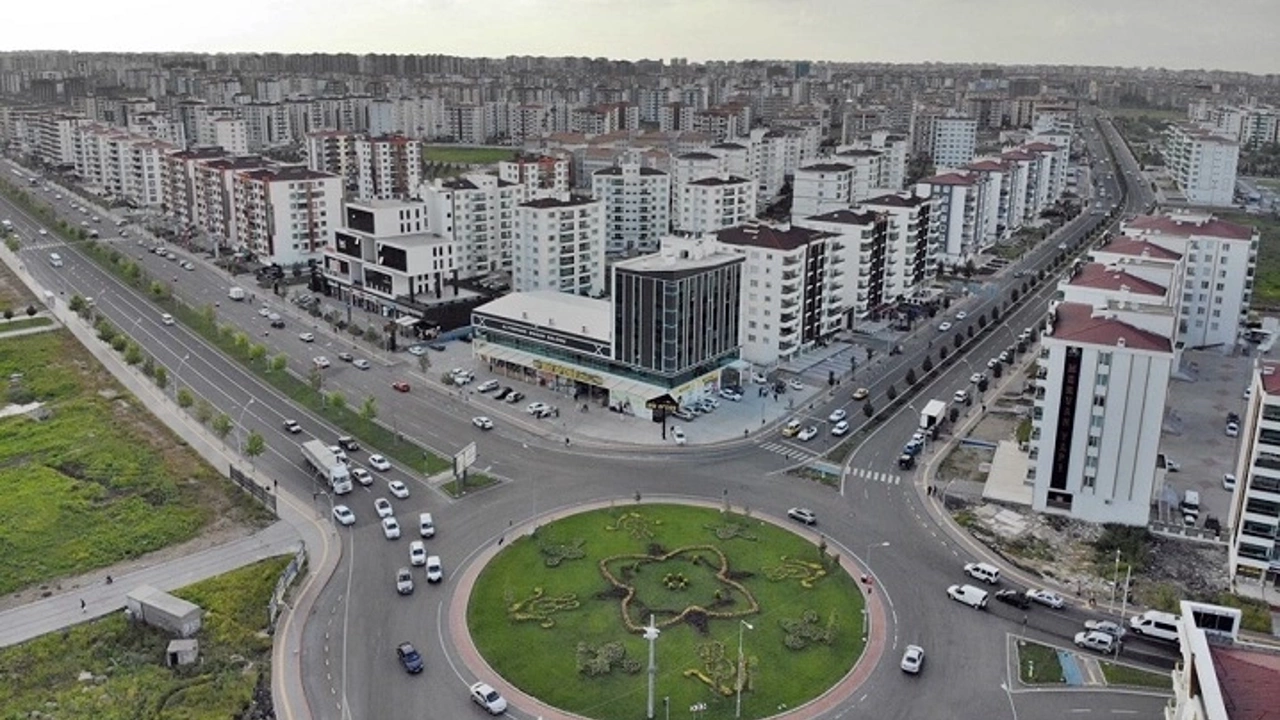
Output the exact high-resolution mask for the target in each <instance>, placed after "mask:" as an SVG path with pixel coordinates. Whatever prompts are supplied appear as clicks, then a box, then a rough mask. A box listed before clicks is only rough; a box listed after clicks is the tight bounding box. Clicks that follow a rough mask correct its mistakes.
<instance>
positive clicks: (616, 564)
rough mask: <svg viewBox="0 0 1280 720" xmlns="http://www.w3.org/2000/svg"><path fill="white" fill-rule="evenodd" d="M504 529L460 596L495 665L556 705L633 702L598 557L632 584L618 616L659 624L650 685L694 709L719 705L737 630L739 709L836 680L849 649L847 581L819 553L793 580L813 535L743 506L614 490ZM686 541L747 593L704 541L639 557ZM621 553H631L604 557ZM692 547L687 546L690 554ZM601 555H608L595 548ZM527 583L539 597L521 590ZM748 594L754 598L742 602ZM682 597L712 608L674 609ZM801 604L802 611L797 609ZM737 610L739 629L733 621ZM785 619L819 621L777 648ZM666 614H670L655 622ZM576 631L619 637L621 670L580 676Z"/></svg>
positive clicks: (617, 602)
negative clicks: (689, 612)
mask: <svg viewBox="0 0 1280 720" xmlns="http://www.w3.org/2000/svg"><path fill="white" fill-rule="evenodd" d="M629 513H636V516H630V515H629ZM620 523H621V524H624V525H625V524H626V523H632V524H631V525H630V526H629V527H631V528H634V529H636V530H637V531H638V532H636V533H635V534H633V533H631V532H628V530H627V529H625V528H624V529H617V530H610V529H609V528H610V527H618V525H619V524H620ZM727 524H732V525H733V526H735V531H736V532H737V533H739V536H737V537H730V538H728V539H723V538H724V537H725V533H724V532H723V531H724V530H725V529H726V528H725V527H724V526H725V525H727ZM717 529H719V530H720V531H721V532H719V533H718V532H717ZM641 531H642V532H641ZM802 532H803V531H802ZM508 541H509V542H508V545H507V547H506V549H504V550H503V551H502V552H501V553H500V554H499V555H498V556H497V557H495V558H494V559H493V560H492V561H491V562H490V563H489V565H488V566H487V567H485V568H484V570H483V571H482V572H481V575H480V578H479V580H478V581H477V583H476V586H475V589H474V590H473V591H472V594H471V598H470V603H469V605H468V608H467V612H468V624H469V626H470V629H471V632H472V636H473V637H474V638H475V642H476V645H477V646H478V648H479V649H480V651H481V653H483V654H484V656H485V658H486V660H487V661H488V662H489V663H490V664H491V665H492V666H493V668H494V669H495V670H496V671H497V672H498V673H500V674H501V675H502V676H503V677H504V678H505V679H507V680H509V681H511V682H513V683H515V684H516V685H518V686H520V687H521V688H522V689H523V690H525V691H527V692H529V693H531V694H532V695H534V696H537V697H539V698H540V699H542V700H545V701H546V702H549V703H551V704H553V705H555V706H556V707H560V708H563V709H565V710H567V711H570V712H574V713H578V714H582V715H587V716H590V717H595V718H602V719H604V720H613V719H614V718H631V717H635V714H636V710H635V708H636V704H635V703H633V702H619V701H618V699H619V698H629V699H638V702H639V703H640V704H641V705H642V704H643V685H644V675H643V672H644V671H643V665H644V662H645V659H646V658H647V655H648V650H647V646H646V643H645V642H644V640H643V639H642V638H641V637H640V636H639V634H638V633H632V632H628V631H627V630H626V628H625V626H624V624H623V617H624V615H623V606H622V604H621V596H622V595H625V590H624V591H622V593H618V592H616V591H615V590H614V589H613V586H612V585H611V584H610V583H609V582H608V581H607V580H606V578H605V576H604V575H603V573H602V570H601V566H602V565H603V566H605V567H607V568H609V569H610V572H612V573H614V574H615V577H617V576H621V578H622V579H623V581H624V582H626V584H628V585H630V586H631V587H634V588H636V589H637V595H636V598H635V601H634V604H633V606H632V607H631V609H630V611H629V612H628V617H631V618H632V619H633V621H636V620H639V621H640V622H644V621H645V620H647V617H648V615H649V613H651V612H652V613H653V614H654V615H655V616H656V619H657V621H658V623H659V627H661V628H662V637H661V639H660V641H659V643H658V651H659V657H660V665H659V668H658V672H659V674H658V677H657V688H658V694H659V695H661V696H664V697H668V696H669V697H670V698H671V706H672V707H674V708H684V707H689V706H690V705H692V704H693V703H697V702H704V703H706V704H707V712H706V714H705V717H706V718H709V719H710V718H731V717H733V713H734V693H733V692H732V690H733V688H734V687H735V676H734V672H735V669H736V665H737V650H738V637H739V633H740V631H741V633H742V638H743V649H744V655H745V656H746V658H747V662H748V665H749V667H750V668H751V670H750V672H749V683H748V684H747V685H746V687H745V689H744V690H743V692H742V707H743V717H749V718H758V717H766V716H769V715H773V714H775V713H777V712H778V708H780V707H788V708H790V707H796V706H797V705H799V704H801V703H804V702H805V701H807V700H809V699H812V698H813V697H816V696H817V695H818V694H820V693H822V692H824V691H825V690H826V689H827V688H829V687H831V686H832V685H834V684H835V683H836V682H838V681H839V679H840V678H841V677H843V676H844V675H845V673H846V672H848V670H849V668H850V666H851V665H852V664H853V663H854V662H855V661H856V660H857V659H858V658H859V657H861V654H862V651H863V641H862V608H863V596H862V591H861V589H860V588H859V586H858V584H857V582H856V581H855V580H854V579H853V578H852V577H850V576H849V575H848V574H846V573H844V572H843V571H841V570H839V569H837V568H836V567H835V566H834V564H832V563H831V562H830V560H828V564H827V566H826V567H827V568H829V569H830V571H831V572H830V574H828V575H826V576H824V577H821V578H820V579H817V580H816V582H813V583H812V587H808V588H806V587H804V586H803V585H802V584H801V579H802V577H803V576H804V574H805V573H806V572H812V571H813V570H814V569H815V568H822V567H823V565H822V561H821V560H820V554H819V547H818V546H815V545H814V544H813V543H812V542H810V541H809V540H807V539H805V538H803V537H801V536H799V535H796V534H793V533H791V532H788V531H787V530H784V529H781V528H779V527H776V526H774V525H771V524H768V523H764V522H761V521H759V520H755V519H753V518H751V517H749V516H745V515H738V514H727V515H726V514H722V513H720V512H718V511H717V510H714V509H707V508H694V507H686V506H676V505H631V504H629V503H628V504H627V505H626V506H622V507H617V508H610V509H604V510H598V511H593V512H586V513H582V514H579V515H574V516H571V517H568V518H564V519H562V520H559V521H556V522H554V523H552V524H549V525H546V526H544V527H541V528H539V529H538V531H537V532H536V534H535V535H533V536H523V537H520V538H517V539H514V540H512V539H511V538H508ZM579 541H581V544H578V543H579ZM697 546H711V547H713V548H718V549H719V550H720V551H721V552H723V553H724V554H725V555H726V556H727V557H728V567H729V572H730V573H731V575H730V577H731V579H732V580H733V581H734V582H736V583H740V584H741V586H742V587H743V588H745V589H746V592H747V593H749V594H750V595H747V594H746V593H743V591H742V590H741V589H739V588H736V587H733V586H730V585H728V584H724V583H720V582H718V581H716V580H715V579H714V577H713V575H712V574H711V573H710V570H711V569H712V568H710V567H709V565H708V563H710V564H711V565H714V566H715V567H717V568H718V565H719V559H718V557H719V556H718V555H716V554H715V551H713V550H709V549H708V550H696V551H693V552H688V553H682V554H678V555H675V556H673V557H672V558H671V559H668V560H666V561H664V562H657V561H654V560H653V559H651V557H650V556H661V555H664V554H666V553H673V552H675V551H677V550H680V549H682V548H692V547H697ZM575 547H576V548H578V549H579V550H580V551H581V552H582V554H583V556H582V557H579V558H577V559H561V560H560V561H559V563H558V564H557V565H556V566H555V567H548V565H547V559H548V557H549V553H550V554H554V555H556V556H560V557H569V556H565V555H564V552H565V549H566V548H575ZM626 555H632V556H634V557H623V558H619V557H618V556H626ZM693 555H697V556H699V557H700V558H701V560H700V561H694V560H693V558H692V556H693ZM608 558H612V559H610V560H608V562H602V561H604V560H606V559H608ZM804 563H810V564H809V565H806V564H804ZM784 570H790V571H791V572H792V574H788V573H786V572H784ZM677 576H680V577H677ZM671 578H676V579H675V580H674V581H672V580H671ZM770 578H773V579H770ZM681 579H683V580H684V581H686V582H685V583H681V582H680V580H681ZM717 590H719V591H721V592H720V594H719V595H717ZM539 591H540V592H541V597H540V599H539V600H538V601H537V602H528V601H529V600H530V598H531V597H533V596H534V595H535V594H536V593H538V592H539ZM750 598H754V599H755V600H756V602H757V603H758V610H756V611H754V612H753V611H751V606H750ZM518 603H524V604H523V605H521V606H520V607H519V609H518V611H519V612H524V613H527V614H529V615H533V616H536V617H535V618H531V619H529V620H527V621H521V620H518V619H516V618H515V617H513V615H512V614H511V613H509V608H513V606H516V605H517V604H518ZM575 604H576V607H575ZM695 605H698V606H701V607H703V608H705V609H706V610H708V611H711V612H717V613H724V614H725V615H726V617H708V618H706V619H705V620H701V619H700V620H695V621H687V620H686V621H678V620H675V619H674V618H675V616H676V615H678V614H679V613H680V612H682V611H684V610H686V609H687V608H689V607H691V606H695ZM806 611H812V614H811V615H810V616H809V617H808V622H805V615H806ZM736 613H741V615H738V614H736ZM740 619H741V620H746V621H747V622H748V623H750V624H751V626H752V629H746V628H745V626H742V625H740V623H739V620H740ZM792 621H795V622H796V623H799V624H800V625H803V626H804V627H805V628H807V629H810V630H818V631H823V630H824V629H825V630H830V632H831V637H830V638H829V642H823V641H821V640H816V641H812V642H810V644H809V645H808V646H807V647H804V648H803V649H798V650H793V649H789V648H788V647H787V645H786V644H784V640H785V639H786V637H787V636H788V634H789V633H788V630H787V628H788V627H789V628H791V629H792V633H794V632H795V628H796V627H797V625H796V624H793V622H792ZM666 622H672V623H673V624H670V625H667V626H665V627H663V625H664V623H666ZM700 628H702V629H700ZM703 629H704V630H705V634H704V632H703ZM580 642H585V643H587V644H589V645H590V646H593V647H596V648H599V647H600V646H603V645H604V644H606V643H610V642H616V643H620V644H621V647H622V648H623V649H624V650H625V658H629V659H632V660H635V661H639V664H638V665H633V666H632V670H633V671H635V672H634V673H631V672H628V671H627V670H626V669H625V668H623V667H615V668H614V669H613V670H612V671H611V672H609V673H607V674H601V675H596V676H594V677H592V676H589V675H587V674H585V673H584V672H581V671H580V666H579V664H578V658H577V653H575V648H576V647H577V646H578V643H580ZM708 653H709V654H708ZM695 672H702V673H705V674H708V675H718V676H719V677H718V678H717V680H716V685H717V686H718V687H721V688H724V689H727V690H728V692H724V691H722V690H715V689H712V687H710V686H709V685H707V684H705V683H704V682H703V681H701V680H700V679H698V678H697V677H696V676H694V674H693V673H695ZM721 673H723V674H721Z"/></svg>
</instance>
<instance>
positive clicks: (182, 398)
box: [178, 388, 196, 408]
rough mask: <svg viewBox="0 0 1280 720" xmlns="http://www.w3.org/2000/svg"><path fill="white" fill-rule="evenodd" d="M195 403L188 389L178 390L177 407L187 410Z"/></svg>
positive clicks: (194, 398) (193, 396)
mask: <svg viewBox="0 0 1280 720" xmlns="http://www.w3.org/2000/svg"><path fill="white" fill-rule="evenodd" d="M195 401H196V396H195V395H193V394H192V393H191V390H189V389H188V388H182V389H180V390H178V407H180V408H189V407H191V406H192V405H193V404H194V403H195Z"/></svg>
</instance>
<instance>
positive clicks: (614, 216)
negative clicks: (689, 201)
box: [591, 161, 671, 255]
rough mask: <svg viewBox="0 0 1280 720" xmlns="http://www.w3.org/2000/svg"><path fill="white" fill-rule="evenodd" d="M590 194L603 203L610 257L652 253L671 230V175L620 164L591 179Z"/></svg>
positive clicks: (632, 164)
mask: <svg viewBox="0 0 1280 720" xmlns="http://www.w3.org/2000/svg"><path fill="white" fill-rule="evenodd" d="M591 195H592V197H595V198H596V199H598V200H602V201H603V202H604V215H605V228H606V233H607V240H606V243H605V250H606V252H608V253H609V254H610V255H631V254H634V253H651V252H656V251H657V250H658V247H659V244H660V240H661V239H662V237H663V236H664V235H667V234H668V233H669V232H670V230H671V176H670V175H668V174H667V173H665V172H663V171H661V170H656V169H654V168H649V167H644V166H642V165H640V163H639V162H635V161H631V162H623V163H621V164H619V165H615V166H613V167H610V168H605V169H603V170H597V171H596V172H595V173H594V174H593V175H592V176H591Z"/></svg>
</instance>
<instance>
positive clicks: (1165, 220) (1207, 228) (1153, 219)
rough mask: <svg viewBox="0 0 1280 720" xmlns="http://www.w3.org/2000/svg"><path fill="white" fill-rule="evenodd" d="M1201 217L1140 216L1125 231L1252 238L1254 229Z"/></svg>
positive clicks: (1229, 238) (1226, 238)
mask: <svg viewBox="0 0 1280 720" xmlns="http://www.w3.org/2000/svg"><path fill="white" fill-rule="evenodd" d="M1193 217H1194V219H1193ZM1203 217H1204V216H1179V215H1141V216H1139V217H1136V218H1134V219H1133V220H1131V221H1129V222H1128V223H1126V224H1125V229H1126V230H1128V229H1136V230H1145V231H1147V232H1157V233H1162V234H1164V235H1176V236H1178V237H1191V236H1193V235H1197V236H1200V237H1213V238H1221V239H1223V240H1250V239H1252V238H1253V232H1254V229H1253V228H1251V227H1249V226H1247V225H1239V224H1236V223H1233V222H1227V221H1226V220H1220V219H1218V218H1217V217H1214V216H1209V218H1208V220H1203V219H1202V218H1203ZM1197 220H1199V222H1197Z"/></svg>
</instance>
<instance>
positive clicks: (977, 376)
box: [969, 373, 987, 385]
mask: <svg viewBox="0 0 1280 720" xmlns="http://www.w3.org/2000/svg"><path fill="white" fill-rule="evenodd" d="M986 379H987V376H986V375H983V374H982V373H974V374H972V375H970V376H969V382H971V383H973V384H974V385H977V384H978V383H980V382H982V381H983V380H986Z"/></svg>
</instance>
